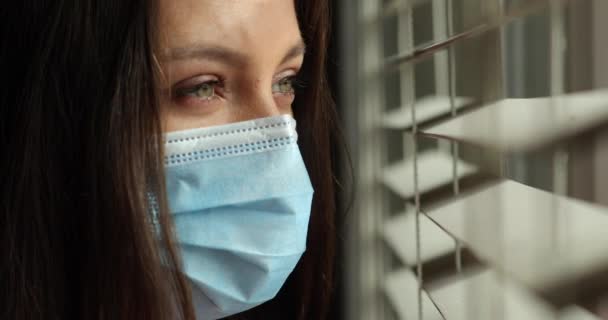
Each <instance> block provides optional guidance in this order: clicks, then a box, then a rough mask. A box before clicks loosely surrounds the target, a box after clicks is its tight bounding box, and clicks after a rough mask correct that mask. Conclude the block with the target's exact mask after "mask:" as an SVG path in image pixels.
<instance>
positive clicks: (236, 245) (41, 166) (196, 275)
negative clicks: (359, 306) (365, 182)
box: [0, 0, 334, 319]
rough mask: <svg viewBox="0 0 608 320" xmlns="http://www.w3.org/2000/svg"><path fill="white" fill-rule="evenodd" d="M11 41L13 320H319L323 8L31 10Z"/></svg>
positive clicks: (7, 257) (196, 0)
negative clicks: (267, 141)
mask: <svg viewBox="0 0 608 320" xmlns="http://www.w3.org/2000/svg"><path fill="white" fill-rule="evenodd" d="M0 25H2V27H1V29H0V41H1V42H2V43H1V45H0V70H2V71H3V76H4V79H5V80H4V86H3V88H2V90H1V91H0V92H1V93H0V104H1V105H2V112H1V114H0V124H1V125H0V139H1V140H0V142H1V143H2V146H3V148H4V150H5V154H4V156H3V157H2V160H1V163H2V165H1V172H0V174H1V176H2V177H3V178H4V183H3V184H2V192H1V195H2V202H1V203H0V204H1V206H0V208H1V210H2V211H1V214H0V228H1V229H0V254H1V255H2V258H1V259H0V283H1V284H2V285H1V286H0V288H1V290H2V293H3V295H2V299H0V301H2V303H1V304H0V306H1V307H0V318H2V319H195V317H196V318H197V319H214V318H219V317H232V318H235V319H323V318H324V317H325V315H326V312H327V309H328V304H329V298H330V294H331V288H332V282H333V275H332V261H333V253H334V229H333V218H334V191H333V190H334V186H333V178H332V177H333V175H332V165H331V153H330V151H331V150H330V146H331V143H330V142H331V135H332V132H333V130H332V121H333V120H332V119H333V109H332V102H331V98H330V93H329V92H328V90H327V81H326V79H325V69H324V63H325V56H326V53H325V50H326V42H327V35H328V4H327V3H326V1H323V0H305V1H304V0H296V1H293V2H292V1H286V0H255V1H253V0H252V1H227V0H158V1H145V0H133V1H124V0H103V1H94V0H72V1H70V0H63V1H61V0H57V1H41V0H24V1H17V2H15V3H14V4H12V7H11V8H10V10H8V9H7V8H6V7H5V8H3V9H2V11H1V13H0ZM300 82H301V83H302V84H303V85H302V86H301V88H297V86H296V83H300ZM294 87H296V89H294ZM291 114H293V117H294V118H295V119H296V120H297V124H298V130H297V134H298V136H299V137H298V138H297V139H298V140H297V141H298V142H297V145H299V150H301V154H302V158H303V160H304V163H305V166H306V168H305V169H304V166H300V165H299V162H298V161H299V160H298V159H301V158H299V152H298V147H297V146H296V145H295V139H296V135H295V131H294V129H293V123H294V122H293V120H292V119H291V116H290V115H291ZM279 123H283V124H285V126H283V127H280V126H278V124H279ZM247 128H249V129H247ZM272 128H279V129H277V130H278V131H272V132H270V131H269V130H273V129H272ZM248 130H249V131H248ZM233 132H238V133H239V134H240V136H239V138H238V139H237V140H234V141H233V140H230V139H232V138H230V139H228V142H226V141H225V140H218V139H215V138H216V137H226V134H228V133H233ZM241 133H242V134H241ZM200 135H204V136H213V139H209V140H204V141H203V142H200V143H194V144H188V143H187V141H192V139H193V137H198V136H200ZM228 135H230V134H228ZM279 136H281V137H282V138H281V139H283V138H284V139H288V141H289V142H290V143H286V144H285V145H286V146H282V145H281V146H279V145H278V144H276V147H274V144H273V145H270V144H263V143H262V142H263V141H261V140H259V137H275V138H276V137H279ZM239 139H240V140H239ZM256 139H257V140H256ZM276 139H278V138H276ZM172 141H177V143H175V144H171V142H172ZM184 141H186V143H185V142H184ZM239 141H240V142H241V144H243V143H242V142H243V141H252V142H253V143H257V144H256V145H255V146H256V149H255V150H253V149H251V150H249V148H247V149H245V148H240V149H238V150H237V151H239V152H241V151H243V152H244V150H247V152H244V153H243V154H228V152H224V151H225V150H226V148H228V149H230V147H231V146H227V145H226V143H235V142H237V143H238V142H239ZM273 141H274V140H273ZM245 144H246V143H245ZM213 147H217V148H215V149H214V148H213ZM222 148H223V149H222ZM214 150H215V151H214ZM217 150H220V151H221V150H224V151H222V152H221V153H220V152H219V151H217ZM230 151H234V150H233V149H231V150H230ZM201 152H202V153H201ZM189 154H198V155H200V154H204V155H205V157H207V156H209V155H212V157H211V156H210V157H211V158H212V159H211V158H210V159H206V160H205V159H202V160H201V159H198V158H197V159H195V158H180V157H181V156H182V155H184V157H186V155H189ZM275 155H276V157H275ZM172 157H177V158H172ZM256 157H257V158H256ZM259 157H261V158H259ZM175 159H186V160H187V161H184V163H177V164H176V163H173V162H172V161H173V160H175ZM235 159H240V160H235ZM199 160H200V161H199ZM260 160H262V161H260ZM264 160H266V161H264ZM211 163H212V165H211ZM236 164H242V165H243V167H235V165H236ZM201 168H202V169H201ZM218 168H220V169H218ZM294 168H295V169H294ZM199 169H200V170H199ZM231 170H232V172H231ZM292 170H295V171H292ZM306 171H307V173H308V175H307V174H306ZM252 173H255V174H252ZM308 176H309V177H310V183H311V185H312V189H314V197H313V198H312V205H311V203H310V195H311V194H312V189H310V188H309V187H310V184H308V183H309V182H308V179H306V178H307V177H308ZM243 177H249V178H248V179H252V180H247V179H245V178H243ZM208 179H209V180H208ZM203 185H204V187H202V186H203ZM184 186H185V187H184ZM239 186H240V189H239ZM293 188H296V189H297V190H295V191H294V190H293ZM269 190H272V192H271V191H269ZM292 191H293V192H292ZM296 191H297V192H296ZM252 193H255V194H256V197H254V198H251V197H250V198H248V196H250V195H251V194H252ZM293 194H296V195H298V197H297V198H294V197H293V196H292V195H293ZM300 195H303V196H302V197H300ZM307 196H308V198H307ZM184 199H185V200H184ZM201 199H203V200H205V199H206V200H205V201H202V200H201ZM227 199H231V200H230V201H228V200H227ZM307 199H308V200H307ZM307 201H308V202H307ZM209 202H213V205H211V204H209ZM215 202H217V203H215ZM184 203H186V204H187V205H184ZM204 206H206V207H204ZM310 206H311V209H310V210H309V209H308V208H309V207H310ZM277 212H278V213H280V214H278V213H277ZM227 217H228V218H227ZM227 219H231V220H229V222H227V221H228V220H227ZM308 219H309V220H308ZM270 226H277V229H272V230H271V229H270ZM302 226H304V227H302ZM283 228H285V229H283ZM306 229H308V230H307V231H308V233H307V235H306ZM304 242H305V246H306V251H305V252H304V253H303V254H302V251H303V250H304ZM216 246H217V247H216ZM246 250H253V251H255V250H257V251H255V252H253V251H252V252H246ZM285 252H288V253H290V255H289V257H286V253H285ZM300 255H301V258H300ZM218 263H219V264H218ZM222 263H224V264H222ZM237 264H238V265H237ZM209 266H215V269H213V270H211V269H210V267H209ZM292 270H293V271H292ZM216 276H217V277H216ZM218 279H220V280H218Z"/></svg>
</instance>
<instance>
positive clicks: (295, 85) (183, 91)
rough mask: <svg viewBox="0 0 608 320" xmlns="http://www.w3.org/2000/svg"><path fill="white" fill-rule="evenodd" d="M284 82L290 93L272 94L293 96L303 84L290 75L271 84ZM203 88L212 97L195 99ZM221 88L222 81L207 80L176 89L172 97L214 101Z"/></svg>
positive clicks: (296, 77) (222, 85)
mask: <svg viewBox="0 0 608 320" xmlns="http://www.w3.org/2000/svg"><path fill="white" fill-rule="evenodd" d="M284 81H289V83H290V84H291V87H292V92H276V93H275V92H274V91H273V94H280V95H295V94H296V93H297V91H298V90H299V89H301V88H304V83H303V82H302V81H301V80H300V79H299V78H298V76H297V75H292V76H287V77H284V78H281V79H279V80H278V81H277V82H275V83H273V84H272V86H273V87H274V86H275V85H278V84H280V83H282V82H284ZM204 86H210V87H211V88H212V89H213V95H212V96H210V97H208V98H200V97H197V94H196V92H197V91H199V90H201V89H203V87H204ZM223 87H224V81H223V80H209V81H205V82H201V83H199V84H197V85H194V86H189V87H183V88H177V89H175V90H174V93H173V96H174V98H176V99H183V98H190V97H191V98H198V99H200V100H203V101H209V100H212V99H216V98H217V97H218V96H217V89H218V88H219V89H222V88H223ZM273 89H274V88H273Z"/></svg>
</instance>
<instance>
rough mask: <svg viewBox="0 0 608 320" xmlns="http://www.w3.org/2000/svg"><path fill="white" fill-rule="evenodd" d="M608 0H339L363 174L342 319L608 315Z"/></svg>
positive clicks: (346, 101)
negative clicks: (607, 16) (607, 17)
mask: <svg viewBox="0 0 608 320" xmlns="http://www.w3.org/2000/svg"><path fill="white" fill-rule="evenodd" d="M606 15H608V1H606V0H570V1H568V0H338V1H335V2H334V20H335V21H334V30H333V48H332V49H331V52H332V59H331V60H332V62H331V66H332V68H333V70H331V76H332V83H333V87H334V91H335V92H336V100H337V102H338V108H339V113H340V118H341V125H342V127H343V129H344V136H345V143H346V145H347V146H348V150H349V153H348V156H347V155H346V154H345V153H342V157H341V161H340V166H339V169H340V176H341V179H342V180H343V181H345V182H344V184H345V185H352V186H353V189H354V193H353V194H352V195H351V193H350V192H349V191H350V190H348V189H347V190H343V191H342V193H341V195H340V199H339V200H340V206H341V208H342V210H345V209H347V208H350V210H349V211H348V213H347V214H346V215H343V216H341V217H340V221H339V226H340V228H341V230H340V232H339V234H340V237H341V240H342V249H341V254H340V258H339V263H338V270H337V272H338V275H339V277H340V281H339V285H338V296H339V299H338V303H337V304H336V308H335V310H334V316H333V317H334V318H336V319H349V320H350V319H353V320H356V319H365V320H367V319H378V320H384V319H387V320H389V319H390V320H393V319H404V320H410V319H411V320H418V319H430V320H435V319H437V320H444V319H448V320H452V319H458V320H460V319H462V320H476V319H480V320H503V319H509V320H510V319H513V320H526V319H533V320H537V319H538V320H545V319H551V320H556V319H558V320H592V319H608V303H607V302H606V301H608V299H606V297H608V59H606V57H608V38H607V36H608V19H606V18H605V17H606ZM338 149H339V150H341V149H340V148H338ZM349 157H350V160H351V161H352V168H353V170H352V173H353V174H352V176H353V177H354V179H351V174H350V171H349V168H350V165H349V160H348V159H349Z"/></svg>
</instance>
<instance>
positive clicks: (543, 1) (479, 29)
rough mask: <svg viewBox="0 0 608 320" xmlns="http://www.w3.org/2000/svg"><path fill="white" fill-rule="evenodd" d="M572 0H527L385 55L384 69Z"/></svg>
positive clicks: (405, 62) (430, 53)
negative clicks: (495, 15) (444, 35)
mask: <svg viewBox="0 0 608 320" xmlns="http://www.w3.org/2000/svg"><path fill="white" fill-rule="evenodd" d="M570 1H573V0H533V1H527V3H526V4H525V5H522V6H519V7H517V8H516V9H512V10H511V11H510V12H507V13H505V14H504V15H503V16H501V17H498V18H496V19H494V20H492V21H486V22H482V23H480V24H478V25H476V26H474V27H471V28H470V29H468V30H465V31H462V32H459V33H457V34H454V35H449V36H448V37H447V38H445V39H435V40H433V41H431V42H429V43H426V44H422V45H419V46H416V47H414V48H412V49H411V50H408V51H404V52H400V53H398V54H397V55H394V56H390V57H387V58H386V59H385V62H384V69H385V70H386V71H391V70H394V69H396V68H399V67H400V66H402V65H403V64H408V63H416V62H418V61H420V60H423V59H425V58H427V57H429V56H432V55H434V54H435V53H436V52H438V51H441V50H444V49H446V48H448V47H450V46H453V45H454V44H456V43H460V42H461V41H463V40H465V39H470V38H475V37H478V36H480V35H483V34H485V33H487V32H489V31H492V30H495V29H498V28H501V27H503V26H505V25H507V24H509V23H511V22H513V21H515V20H517V19H520V18H522V17H525V16H528V15H531V14H534V13H537V12H539V11H542V10H545V9H546V8H547V6H548V5H549V3H550V2H553V3H555V4H556V5H564V4H566V3H567V2H570Z"/></svg>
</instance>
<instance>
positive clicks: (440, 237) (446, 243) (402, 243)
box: [382, 210, 454, 266]
mask: <svg viewBox="0 0 608 320" xmlns="http://www.w3.org/2000/svg"><path fill="white" fill-rule="evenodd" d="M415 214H416V213H415V212H414V211H413V210H409V211H406V212H404V213H400V214H398V215H396V216H395V217H393V218H391V219H389V220H387V221H386V223H385V225H384V228H383V230H382V235H383V237H384V239H385V241H386V242H387V244H388V245H389V246H390V247H391V248H392V249H393V250H394V251H395V253H396V254H397V256H398V257H399V258H400V259H401V260H402V261H403V263H405V264H406V265H407V266H413V265H415V264H416V236H415V235H416V221H415ZM420 234H421V237H422V239H421V240H422V241H421V242H422V243H421V245H422V248H421V249H422V252H421V259H422V262H423V263H424V262H427V261H430V260H433V259H437V258H440V257H443V256H445V255H448V254H450V253H452V252H453V251H454V240H453V239H452V237H450V236H449V235H448V234H447V233H446V232H445V231H443V230H441V228H439V227H438V226H437V225H436V224H435V223H434V222H433V221H431V220H430V219H429V218H428V217H426V216H424V215H422V216H421V217H420Z"/></svg>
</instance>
